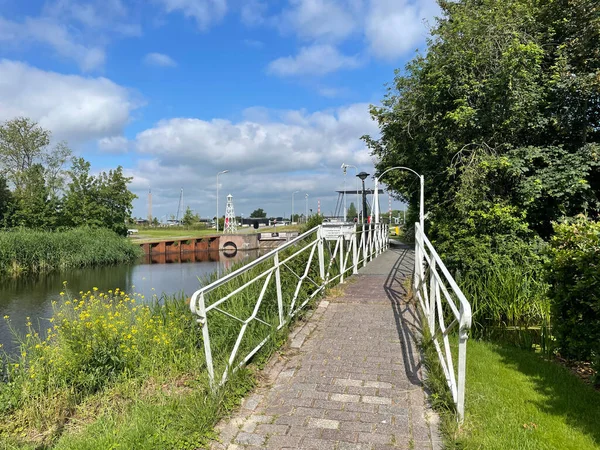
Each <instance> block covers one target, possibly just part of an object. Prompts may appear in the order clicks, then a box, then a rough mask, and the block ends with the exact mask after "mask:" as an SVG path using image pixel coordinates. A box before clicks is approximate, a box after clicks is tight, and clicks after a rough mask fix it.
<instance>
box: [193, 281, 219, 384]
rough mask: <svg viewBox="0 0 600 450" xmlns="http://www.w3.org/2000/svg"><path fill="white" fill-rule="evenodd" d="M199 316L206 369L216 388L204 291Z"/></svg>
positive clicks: (200, 301) (210, 381) (199, 305)
mask: <svg viewBox="0 0 600 450" xmlns="http://www.w3.org/2000/svg"><path fill="white" fill-rule="evenodd" d="M197 314H198V316H199V319H198V323H199V324H200V326H201V327H202V342H203V344H204V357H205V358H206V370H207V371H208V381H209V383H210V387H211V388H212V389H213V390H215V388H216V386H215V370H214V367H213V359H212V351H211V349H210V334H209V332H208V317H207V316H206V306H205V305H204V292H202V293H201V294H200V299H199V300H198V311H197Z"/></svg>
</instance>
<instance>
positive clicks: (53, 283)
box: [0, 251, 258, 352]
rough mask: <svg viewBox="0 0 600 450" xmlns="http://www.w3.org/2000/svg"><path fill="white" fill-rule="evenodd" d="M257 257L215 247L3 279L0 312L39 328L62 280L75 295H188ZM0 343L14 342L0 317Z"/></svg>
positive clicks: (9, 346) (6, 347)
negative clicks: (210, 278)
mask: <svg viewBox="0 0 600 450" xmlns="http://www.w3.org/2000/svg"><path fill="white" fill-rule="evenodd" d="M257 257H258V252H257V251H238V252H236V253H235V254H232V253H230V254H228V255H223V254H220V253H219V252H218V251H214V252H206V251H203V252H190V253H184V254H182V255H181V256H180V255H179V253H173V254H162V255H153V256H151V257H150V256H146V257H145V259H144V261H143V262H142V263H141V264H131V265H119V266H110V267H97V268H88V269H75V270H69V271H65V272H55V273H51V274H49V275H45V276H40V277H28V278H20V279H16V280H13V279H5V280H2V282H1V284H0V317H1V316H4V315H8V316H10V319H11V323H12V325H13V326H14V327H15V329H17V330H19V331H20V332H23V331H24V330H25V324H26V322H27V317H30V318H31V322H32V323H33V325H34V327H35V328H36V329H41V330H44V329H46V328H47V327H48V321H47V319H49V318H50V317H51V316H52V300H58V299H60V292H61V291H63V290H64V287H63V282H64V281H66V282H67V286H68V289H69V291H71V292H73V293H76V294H75V295H78V293H79V291H88V290H91V289H92V288H93V287H97V288H98V289H100V290H102V291H107V290H109V289H115V288H119V289H122V290H124V291H127V292H136V293H140V294H142V295H144V296H145V297H146V299H151V298H152V297H153V296H154V295H157V296H158V297H160V296H161V295H162V293H165V294H177V293H183V294H185V295H186V296H190V295H191V294H192V293H193V292H194V291H195V290H197V289H198V288H199V287H201V286H202V284H203V282H204V281H205V280H206V279H207V277H208V276H209V275H210V274H212V273H214V272H217V273H218V274H219V276H220V275H221V274H222V273H223V272H226V271H228V270H230V269H231V267H232V266H233V265H234V264H235V263H237V262H240V261H242V262H250V261H252V260H254V259H256V258H257ZM0 343H2V344H3V345H4V350H6V351H8V352H13V351H14V350H15V344H14V343H13V337H12V335H11V333H10V330H9V329H8V327H7V325H6V322H5V321H4V320H1V319H0Z"/></svg>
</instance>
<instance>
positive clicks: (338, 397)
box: [329, 394, 360, 403]
mask: <svg viewBox="0 0 600 450" xmlns="http://www.w3.org/2000/svg"><path fill="white" fill-rule="evenodd" d="M329 399H330V400H333V401H334V402H347V403H358V402H359V401H360V395H352V394H331V396H330V397H329Z"/></svg>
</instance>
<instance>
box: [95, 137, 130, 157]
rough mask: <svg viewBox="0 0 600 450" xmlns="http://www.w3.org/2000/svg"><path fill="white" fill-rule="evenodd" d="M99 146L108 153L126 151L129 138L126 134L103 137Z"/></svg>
mask: <svg viewBox="0 0 600 450" xmlns="http://www.w3.org/2000/svg"><path fill="white" fill-rule="evenodd" d="M98 148H100V150H102V151H103V152H106V153H126V152H127V151H128V150H129V140H128V139H127V138H126V137H124V136H110V137H103V138H102V139H100V140H99V141H98Z"/></svg>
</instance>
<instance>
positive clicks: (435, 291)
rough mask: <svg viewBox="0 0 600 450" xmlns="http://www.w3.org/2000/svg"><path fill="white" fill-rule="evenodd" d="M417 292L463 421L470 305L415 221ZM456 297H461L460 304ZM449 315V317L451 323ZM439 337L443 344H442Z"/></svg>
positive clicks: (415, 278)
mask: <svg viewBox="0 0 600 450" xmlns="http://www.w3.org/2000/svg"><path fill="white" fill-rule="evenodd" d="M440 272H441V274H440ZM414 293H415V296H416V298H417V300H418V301H419V304H420V305H421V309H422V311H423V313H424V315H425V318H426V320H427V325H428V328H429V332H430V334H431V338H432V340H433V344H434V345H435V349H436V351H437V354H438V356H439V359H440V363H441V366H442V369H443V371H444V375H445V377H446V381H447V383H448V387H449V388H450V391H451V392H452V399H453V400H454V403H455V405H456V410H457V413H458V420H459V421H461V422H462V420H463V418H464V413H465V375H466V373H465V371H466V362H467V339H468V336H469V329H470V328H471V305H470V304H469V302H468V301H467V299H466V298H465V296H464V294H463V293H462V291H461V290H460V288H459V287H458V285H457V284H456V281H454V278H452V275H450V272H448V269H446V266H445V265H444V263H443V262H442V260H441V259H440V257H439V256H438V254H437V252H436V251H435V249H434V248H433V245H431V242H429V239H427V236H425V233H424V231H423V229H422V228H421V225H420V224H419V223H416V224H415V273H414ZM455 300H458V305H457V302H456V301H455ZM446 319H448V320H450V323H449V324H448V325H446ZM456 326H458V370H457V372H455V370H454V361H453V359H452V352H451V346H450V340H449V334H450V332H451V331H452V330H453V329H454V328H455V327H456ZM440 337H441V340H442V343H443V348H442V345H440Z"/></svg>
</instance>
